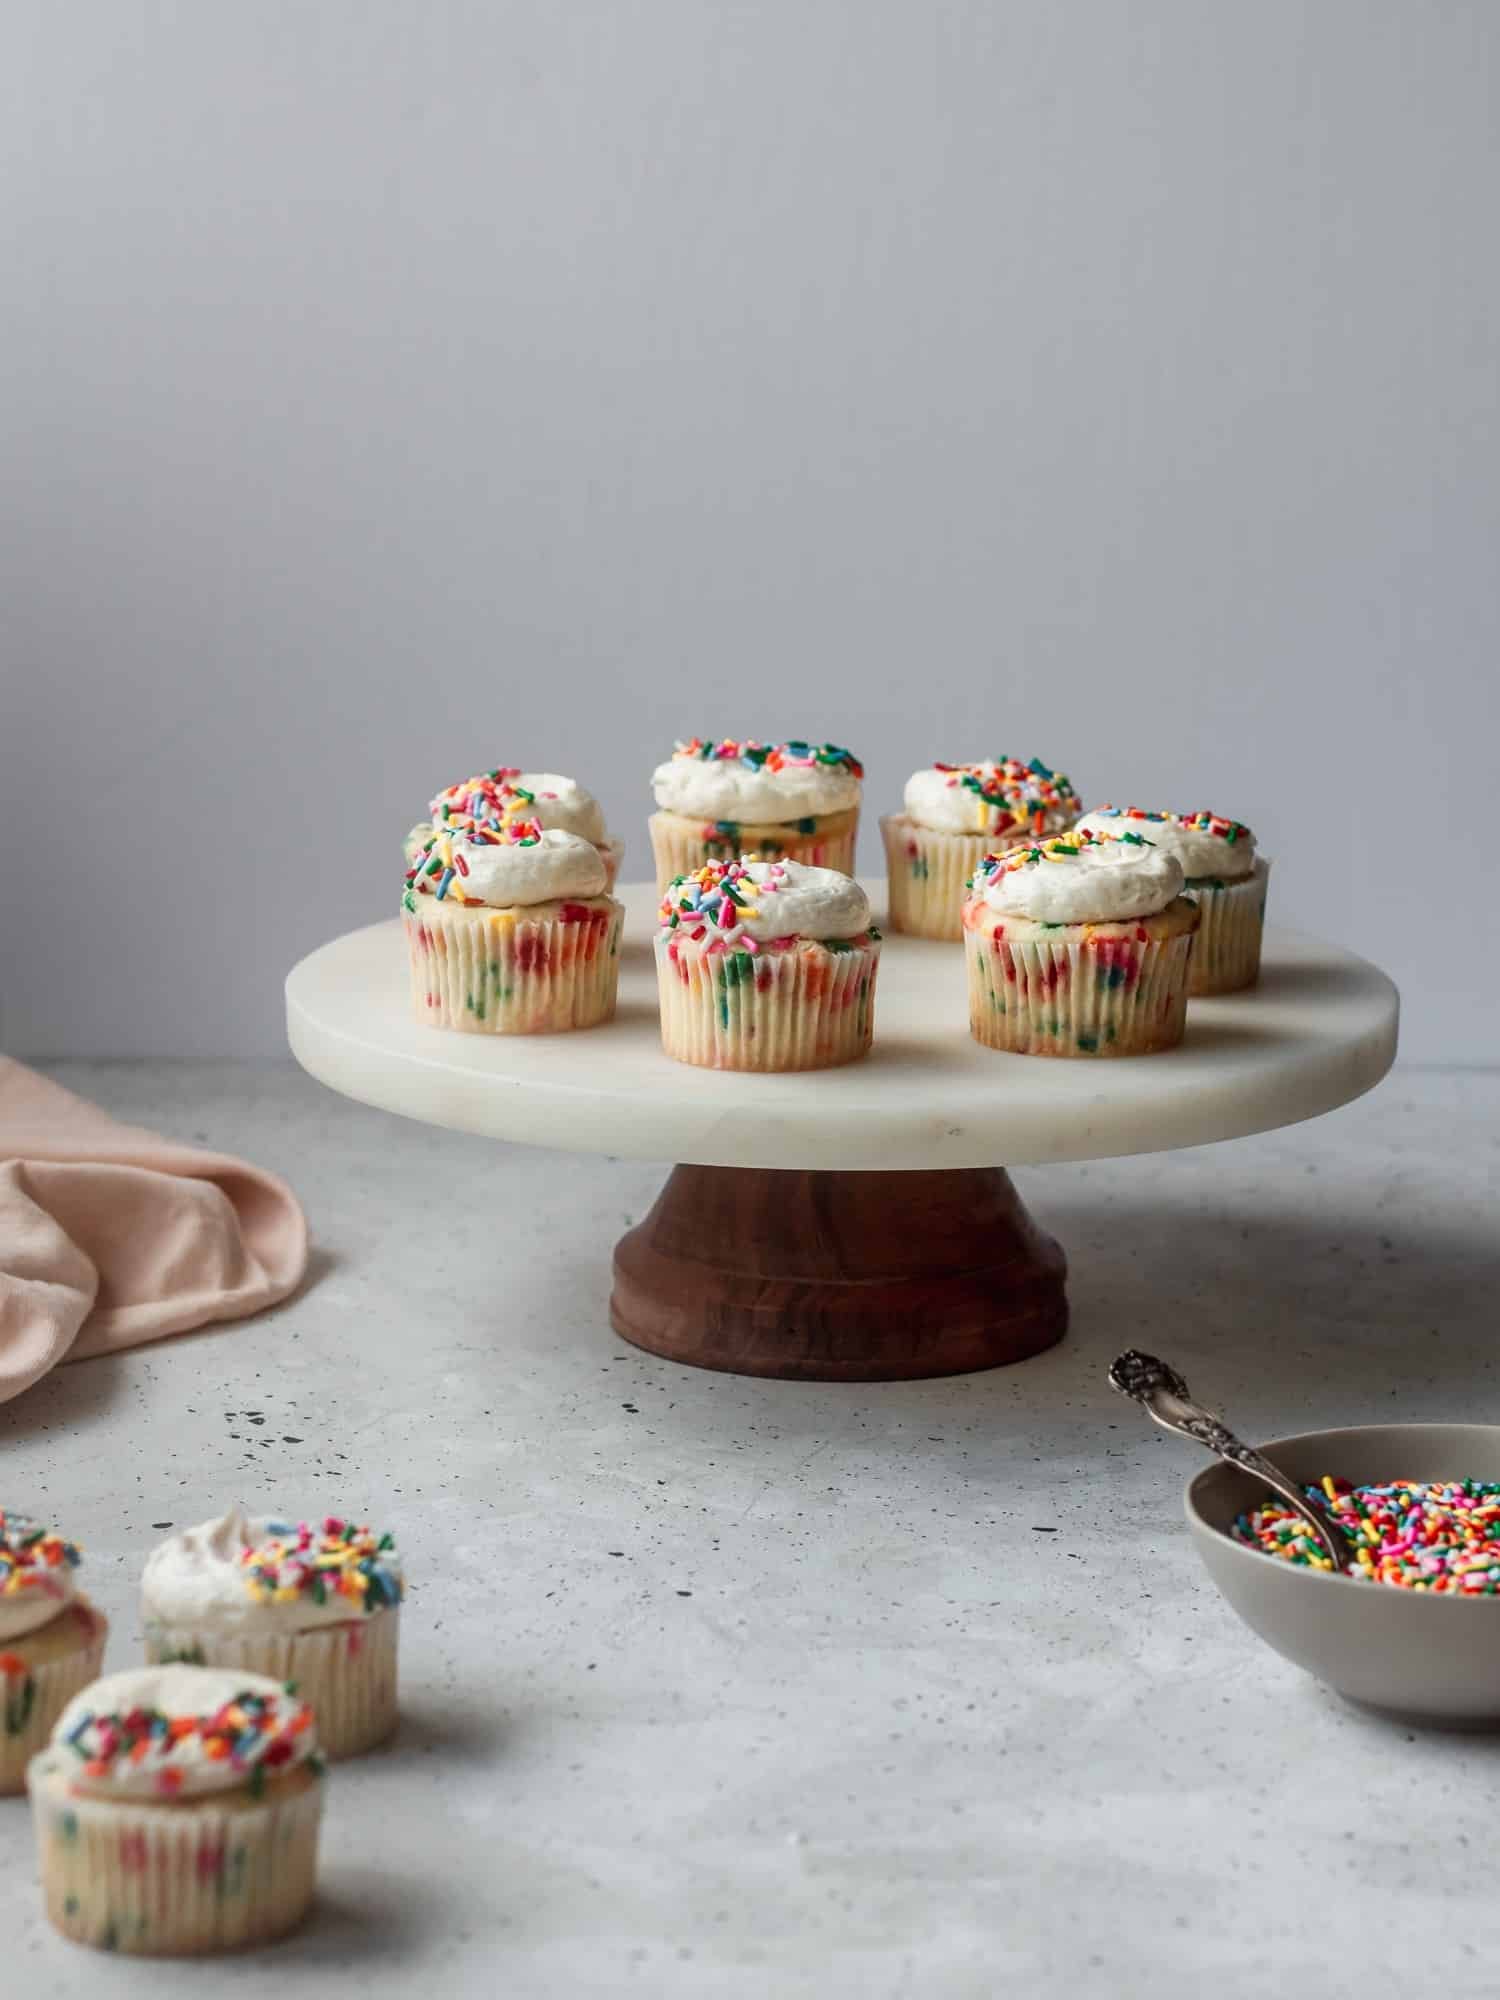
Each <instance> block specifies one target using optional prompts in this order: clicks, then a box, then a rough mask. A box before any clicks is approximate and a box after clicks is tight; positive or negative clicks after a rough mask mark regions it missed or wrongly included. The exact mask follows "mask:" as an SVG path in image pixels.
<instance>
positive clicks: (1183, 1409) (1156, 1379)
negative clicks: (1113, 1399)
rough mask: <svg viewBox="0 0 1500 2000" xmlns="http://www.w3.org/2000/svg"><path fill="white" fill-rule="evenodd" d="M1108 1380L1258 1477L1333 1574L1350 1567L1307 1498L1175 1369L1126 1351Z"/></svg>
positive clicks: (1169, 1427) (1165, 1425)
mask: <svg viewBox="0 0 1500 2000" xmlns="http://www.w3.org/2000/svg"><path fill="white" fill-rule="evenodd" d="M1109 1380H1110V1387H1111V1388H1114V1389H1118V1390H1119V1392H1120V1394H1121V1395H1122V1396H1129V1397H1131V1398H1133V1400H1134V1401H1135V1402H1137V1403H1139V1404H1140V1406H1141V1408H1142V1409H1143V1410H1144V1411H1145V1412H1146V1415H1147V1416H1148V1417H1151V1418H1153V1419H1154V1421H1155V1422H1157V1423H1159V1424H1160V1425H1161V1427H1162V1429H1163V1430H1164V1431H1176V1433H1177V1434H1178V1436H1179V1437H1185V1438H1191V1439H1192V1440H1193V1442H1194V1444H1201V1445H1206V1446H1207V1447H1208V1449H1209V1450H1210V1451H1212V1452H1217V1453H1218V1455H1219V1457H1220V1458H1224V1459H1227V1460H1228V1461H1229V1463H1230V1464H1231V1465H1239V1466H1243V1467H1244V1469H1245V1471H1246V1472H1253V1473H1254V1474H1255V1477H1256V1478H1257V1479H1263V1480H1264V1481H1265V1483H1266V1485H1267V1486H1269V1487H1270V1489H1271V1491H1272V1492H1273V1493H1276V1494H1279V1495H1280V1497H1281V1498H1282V1499H1283V1500H1284V1501H1285V1502H1286V1504H1287V1505H1288V1507H1291V1508H1294V1509H1295V1511H1296V1512H1297V1513H1298V1514H1300V1515H1301V1517H1302V1519H1303V1520H1304V1521H1306V1523H1307V1525H1308V1527H1309V1528H1310V1529H1311V1530H1312V1532H1313V1534H1314V1535H1315V1536H1316V1537H1317V1541H1318V1546H1319V1547H1320V1548H1321V1549H1322V1551H1323V1553H1324V1555H1325V1556H1327V1557H1328V1559H1329V1561H1330V1562H1331V1563H1332V1564H1333V1566H1334V1568H1335V1570H1346V1569H1347V1568H1348V1567H1349V1545H1348V1543H1347V1542H1346V1541H1345V1540H1344V1538H1343V1536H1342V1535H1340V1534H1339V1533H1337V1531H1336V1530H1335V1529H1334V1527H1333V1524H1332V1523H1331V1522H1330V1521H1329V1519H1328V1516H1327V1515H1326V1514H1325V1513H1324V1512H1323V1509H1322V1508H1321V1507H1320V1506H1318V1505H1317V1504H1316V1503H1315V1502H1314V1501H1312V1500H1309V1499H1308V1497H1307V1495H1306V1494H1305V1493H1304V1492H1303V1491H1302V1488H1301V1487H1300V1486H1298V1485H1297V1483H1296V1481H1295V1480H1292V1479H1288V1478H1287V1476H1286V1474H1285V1473H1284V1472H1278V1471H1277V1469H1276V1467H1275V1466H1274V1465H1272V1463H1271V1461H1270V1459H1268V1458H1264V1457H1262V1455H1261V1454H1260V1452H1258V1451H1256V1449H1255V1448H1254V1446H1253V1445H1248V1444H1241V1443H1240V1441H1239V1439H1238V1438H1237V1437H1236V1436H1235V1434H1234V1432H1233V1431H1232V1430H1230V1429H1229V1428H1228V1427H1227V1426H1226V1425H1225V1424H1224V1423H1223V1422H1222V1420H1221V1419H1220V1418H1218V1417H1216V1416H1215V1415H1214V1414H1213V1412H1212V1411H1211V1410H1205V1409H1204V1407H1203V1405H1202V1404H1201V1403H1195V1402H1194V1401H1193V1399H1192V1396H1191V1395H1190V1394H1189V1392H1188V1385H1187V1383H1186V1382H1184V1381H1183V1379H1182V1377H1181V1376H1180V1375H1179V1374H1178V1373H1177V1370H1176V1369H1175V1368H1169V1367H1168V1366H1167V1364H1166V1362H1165V1361H1158V1360H1157V1358H1156V1356H1155V1355H1154V1354H1138V1353H1137V1352H1136V1350H1135V1349H1134V1348H1133V1347H1132V1348H1131V1349H1130V1350H1129V1352H1128V1353H1125V1354H1122V1355H1121V1356H1120V1357H1119V1359H1118V1360H1116V1361H1112V1362H1111V1363H1110V1368H1109Z"/></svg>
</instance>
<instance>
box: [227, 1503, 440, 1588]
mask: <svg viewBox="0 0 1500 2000" xmlns="http://www.w3.org/2000/svg"><path fill="white" fill-rule="evenodd" d="M273 1525H274V1526H275V1527H277V1528H279V1532H277V1533H275V1534H274V1535H273V1538H272V1540H270V1541H268V1542H261V1543H260V1544H259V1545H258V1546H257V1547H255V1548H253V1549H246V1550H245V1551H244V1553H243V1554H242V1555H241V1557H240V1561H241V1562H242V1563H243V1564H244V1565H245V1588H246V1590H248V1591H249V1593H250V1595H251V1596H252V1597H253V1598H254V1599H255V1600H256V1602H257V1603H258V1604H291V1603H294V1602H296V1600H297V1599H298V1598H303V1597H306V1598H310V1599H311V1600H312V1602H313V1603H314V1604H326V1603H327V1602H328V1600H329V1599H330V1598H331V1597H342V1598H345V1599H347V1601H348V1604H349V1609H350V1611H351V1612H357V1611H359V1612H370V1611H384V1610H386V1609H387V1608H388V1607H389V1606H391V1605H396V1604H399V1603H400V1602H401V1597H402V1591H403V1585H402V1581H401V1571H400V1569H399V1567H398V1566H397V1565H396V1563H395V1562H393V1561H391V1560H388V1558H389V1557H390V1556H391V1554H392V1552H393V1551H394V1549H395V1547H396V1542H395V1538H394V1536H392V1535H380V1536H377V1535H376V1533H375V1531H374V1529H373V1528H356V1527H351V1526H350V1525H349V1523H347V1522H345V1521H340V1520H339V1519H338V1518H337V1517H336V1516H335V1515H333V1514H330V1515H329V1516H328V1518H327V1520H326V1521H324V1523H323V1525H322V1527H321V1528H314V1527H312V1526H310V1525H309V1524H308V1523H307V1522H306V1521H303V1522H302V1523H301V1524H300V1525H299V1526H297V1527H295V1528H294V1527H290V1526H289V1527H286V1528H280V1527H279V1523H278V1524H273Z"/></svg>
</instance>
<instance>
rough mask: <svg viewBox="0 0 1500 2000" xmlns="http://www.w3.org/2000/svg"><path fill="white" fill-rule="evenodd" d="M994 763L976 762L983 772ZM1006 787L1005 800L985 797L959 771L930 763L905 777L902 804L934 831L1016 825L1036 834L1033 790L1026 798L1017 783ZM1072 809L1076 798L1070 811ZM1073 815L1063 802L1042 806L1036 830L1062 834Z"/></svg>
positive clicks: (985, 829)
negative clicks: (1031, 814) (1062, 805)
mask: <svg viewBox="0 0 1500 2000" xmlns="http://www.w3.org/2000/svg"><path fill="white" fill-rule="evenodd" d="M997 768H998V767H997V766H996V765H995V764H994V763H982V764H976V765H975V766H974V769H975V770H976V771H979V772H981V773H982V774H984V776H985V777H989V776H991V775H993V773H994V772H995V771H996V769H997ZM1007 792H1008V794H1009V796H1008V797H1007V798H1006V799H1004V800H994V799H986V798H983V797H982V796H981V795H980V794H979V793H978V792H976V791H974V790H973V789H972V787H970V786H968V785H966V784H964V783H963V782H962V774H961V773H960V772H958V771H940V770H939V769H938V768H937V766H936V765H934V764H929V765H927V766H926V768H925V769H923V770H921V771H913V772H912V774H911V776H910V777H909V778H908V779H907V781H906V792H905V803H906V810H907V812H908V814H909V815H910V816H911V818H912V819H914V820H915V821H916V822H917V825H918V826H925V827H928V828H930V829H931V830H932V831H933V832H934V833H1003V832H1006V831H1008V830H1009V829H1010V827H1011V826H1015V827H1016V831H1017V835H1018V837H1024V836H1025V835H1026V834H1028V833H1030V834H1033V835H1034V834H1035V833H1036V832H1037V827H1036V822H1035V820H1034V819H1033V818H1031V817H1030V815H1029V811H1028V808H1034V807H1035V806H1036V805H1037V804H1038V803H1040V801H1039V800H1038V798H1037V797H1036V795H1035V793H1033V794H1032V795H1031V796H1030V797H1029V798H1028V796H1027V793H1026V791H1025V790H1024V789H1023V787H1022V786H1020V785H1015V786H1011V787H1007ZM1076 810H1077V803H1076V801H1075V802H1074V806H1073V811H1075V812H1076ZM1072 818H1073V813H1072V812H1070V811H1068V810H1066V809H1065V808H1063V807H1061V806H1052V805H1048V806H1046V808H1045V813H1044V818H1043V822H1042V826H1041V829H1040V831H1041V833H1042V835H1043V837H1046V836H1048V835H1051V834H1054V833H1061V832H1062V830H1063V829H1064V828H1065V827H1067V826H1069V825H1071V823H1072Z"/></svg>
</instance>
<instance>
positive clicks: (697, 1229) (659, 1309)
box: [610, 1167, 1068, 1382]
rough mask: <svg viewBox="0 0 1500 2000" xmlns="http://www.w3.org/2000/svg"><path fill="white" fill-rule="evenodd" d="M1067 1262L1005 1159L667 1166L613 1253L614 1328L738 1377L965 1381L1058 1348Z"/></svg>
mask: <svg viewBox="0 0 1500 2000" xmlns="http://www.w3.org/2000/svg"><path fill="white" fill-rule="evenodd" d="M1066 1269H1067V1264H1066V1260H1065V1259H1064V1257H1063V1253H1062V1251H1061V1250H1060V1249H1059V1247H1058V1246H1057V1244H1056V1243H1054V1242H1053V1240H1052V1238H1051V1237H1050V1236H1046V1235H1044V1234H1043V1233H1042V1231H1041V1230H1039V1229H1038V1228H1037V1226H1036V1224H1035V1223H1034V1222H1033V1221H1032V1220H1031V1217H1030V1216H1029V1215H1028V1214H1027V1212H1026V1209H1025V1207H1024V1206H1023V1204H1022V1202H1021V1198H1020V1196H1019V1195H1018V1194H1017V1193H1016V1191H1015V1188H1014V1187H1013V1186H1012V1184H1011V1179H1010V1176H1009V1174H1007V1173H1005V1172H1004V1171H1002V1169H1000V1168H999V1167H976V1168H964V1169H962V1170H958V1171H951V1172H937V1173H899V1174H885V1173H795V1172H783V1171H780V1170H777V1169H774V1168H766V1167H674V1168H673V1169H672V1173H671V1177H670V1178H669V1180H668V1181H667V1184H666V1186H665V1187H664V1188H663V1189H662V1191H661V1194H660V1195H659V1196H658V1198H657V1201H656V1205H655V1207H654V1208H653V1209H652V1210H651V1213H650V1214H649V1215H648V1216H647V1217H646V1219H645V1220H644V1221H643V1222H642V1223H640V1224H639V1225H638V1226H637V1227H636V1228H634V1229H632V1230H631V1231H630V1232H629V1234H628V1235H626V1236H622V1237H621V1239H620V1241H619V1243H618V1244H617V1245H616V1246H615V1288H614V1294H613V1296H612V1298H611V1300H610V1320H611V1323H612V1324H613V1326H614V1329H615V1332H616V1333H618V1334H621V1335H622V1336H623V1337H624V1338H625V1339H626V1340H628V1341H631V1342H633V1343H634V1345H635V1346H637V1347H644V1348H646V1349H648V1350H649V1352H650V1353H652V1354H661V1355H665V1356H666V1358H667V1359H668V1360H669V1361H685V1362H689V1363H691V1364H692V1365H693V1366H694V1367H696V1368H723V1369H727V1370H729V1371H730V1372H731V1373H733V1374H736V1375H778V1376H783V1377H786V1378H789V1379H791V1380H802V1381H825V1382H883V1381H897V1380H901V1379H907V1378H911V1377H914V1376H924V1375H960V1374H964V1373H967V1372H968V1371H969V1370H971V1369H976V1368H998V1367H1000V1366H1002V1365H1003V1364H1004V1363H1006V1362H1008V1361H1024V1360H1025V1359H1026V1357H1027V1356H1028V1355H1030V1354H1037V1353H1040V1351H1041V1350H1042V1349H1043V1348H1044V1347H1050V1346H1051V1345H1052V1344H1053V1342H1054V1341H1056V1340H1060V1339H1061V1338H1062V1336H1063V1333H1064V1331H1065V1330H1066V1328H1067V1324H1068V1301H1067V1294H1066V1292H1065V1291H1064V1288H1063V1278H1064V1274H1065V1272H1066Z"/></svg>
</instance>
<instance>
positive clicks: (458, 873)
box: [401, 819, 625, 1035]
mask: <svg viewBox="0 0 1500 2000" xmlns="http://www.w3.org/2000/svg"><path fill="white" fill-rule="evenodd" d="M607 879H608V871H607V869H606V867H605V863H604V859H603V857H602V855H601V854H600V852H599V850H598V848H597V847H596V846H595V845H594V844H593V842H592V841H588V840H585V839H584V838H583V837H582V836H581V835H580V834H576V833H565V832H563V831H562V830H561V829H560V828H549V827H543V826H541V825H540V824H539V823H538V822H537V821H536V820H533V819H513V820H509V821H507V822H506V823H505V824H504V825H503V826H497V825H489V824H481V823H479V822H477V821H476V822H474V823H472V824H469V825H464V826H443V827H438V828H435V829H433V830H432V831H431V832H430V833H429V834H428V835H427V836H426V837H425V838H424V839H423V840H422V841H421V842H420V844H419V845H418V847H417V849H416V852H415V853H414V854H412V855H411V856H410V857H409V859H408V863H407V870H406V887H405V889H404V891H403V892H402V897H401V911H402V922H403V924H404V926H405V930H406V944H407V951H408V954H409V956H410V961H411V994H412V1006H413V1008H414V1010H415V1012H416V1015H417V1018H418V1020H421V1021H426V1022H428V1023H429V1024H430V1025H431V1026H432V1027H434V1028H457V1029H458V1030H459V1031H460V1032H461V1033H465V1034H477V1035H484V1034H489V1035H545V1034H552V1033H555V1032H558V1031H560V1030H563V1029H568V1028H593V1027H597V1026H598V1024H599V1023H600V1022H601V1021H608V1020H610V1019H611V1018H612V1017H613V1014H614V1011H615V994H616V989H617V987H618V985H619V978H620V926H621V923H622V922H623V919H624V915H625V912H624V909H623V907H622V906H621V905H620V904H619V903H617V902H615V900H614V899H613V897H612V896H610V895H609V893H608V891H607V888H606V886H605V885H606V882H607Z"/></svg>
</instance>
